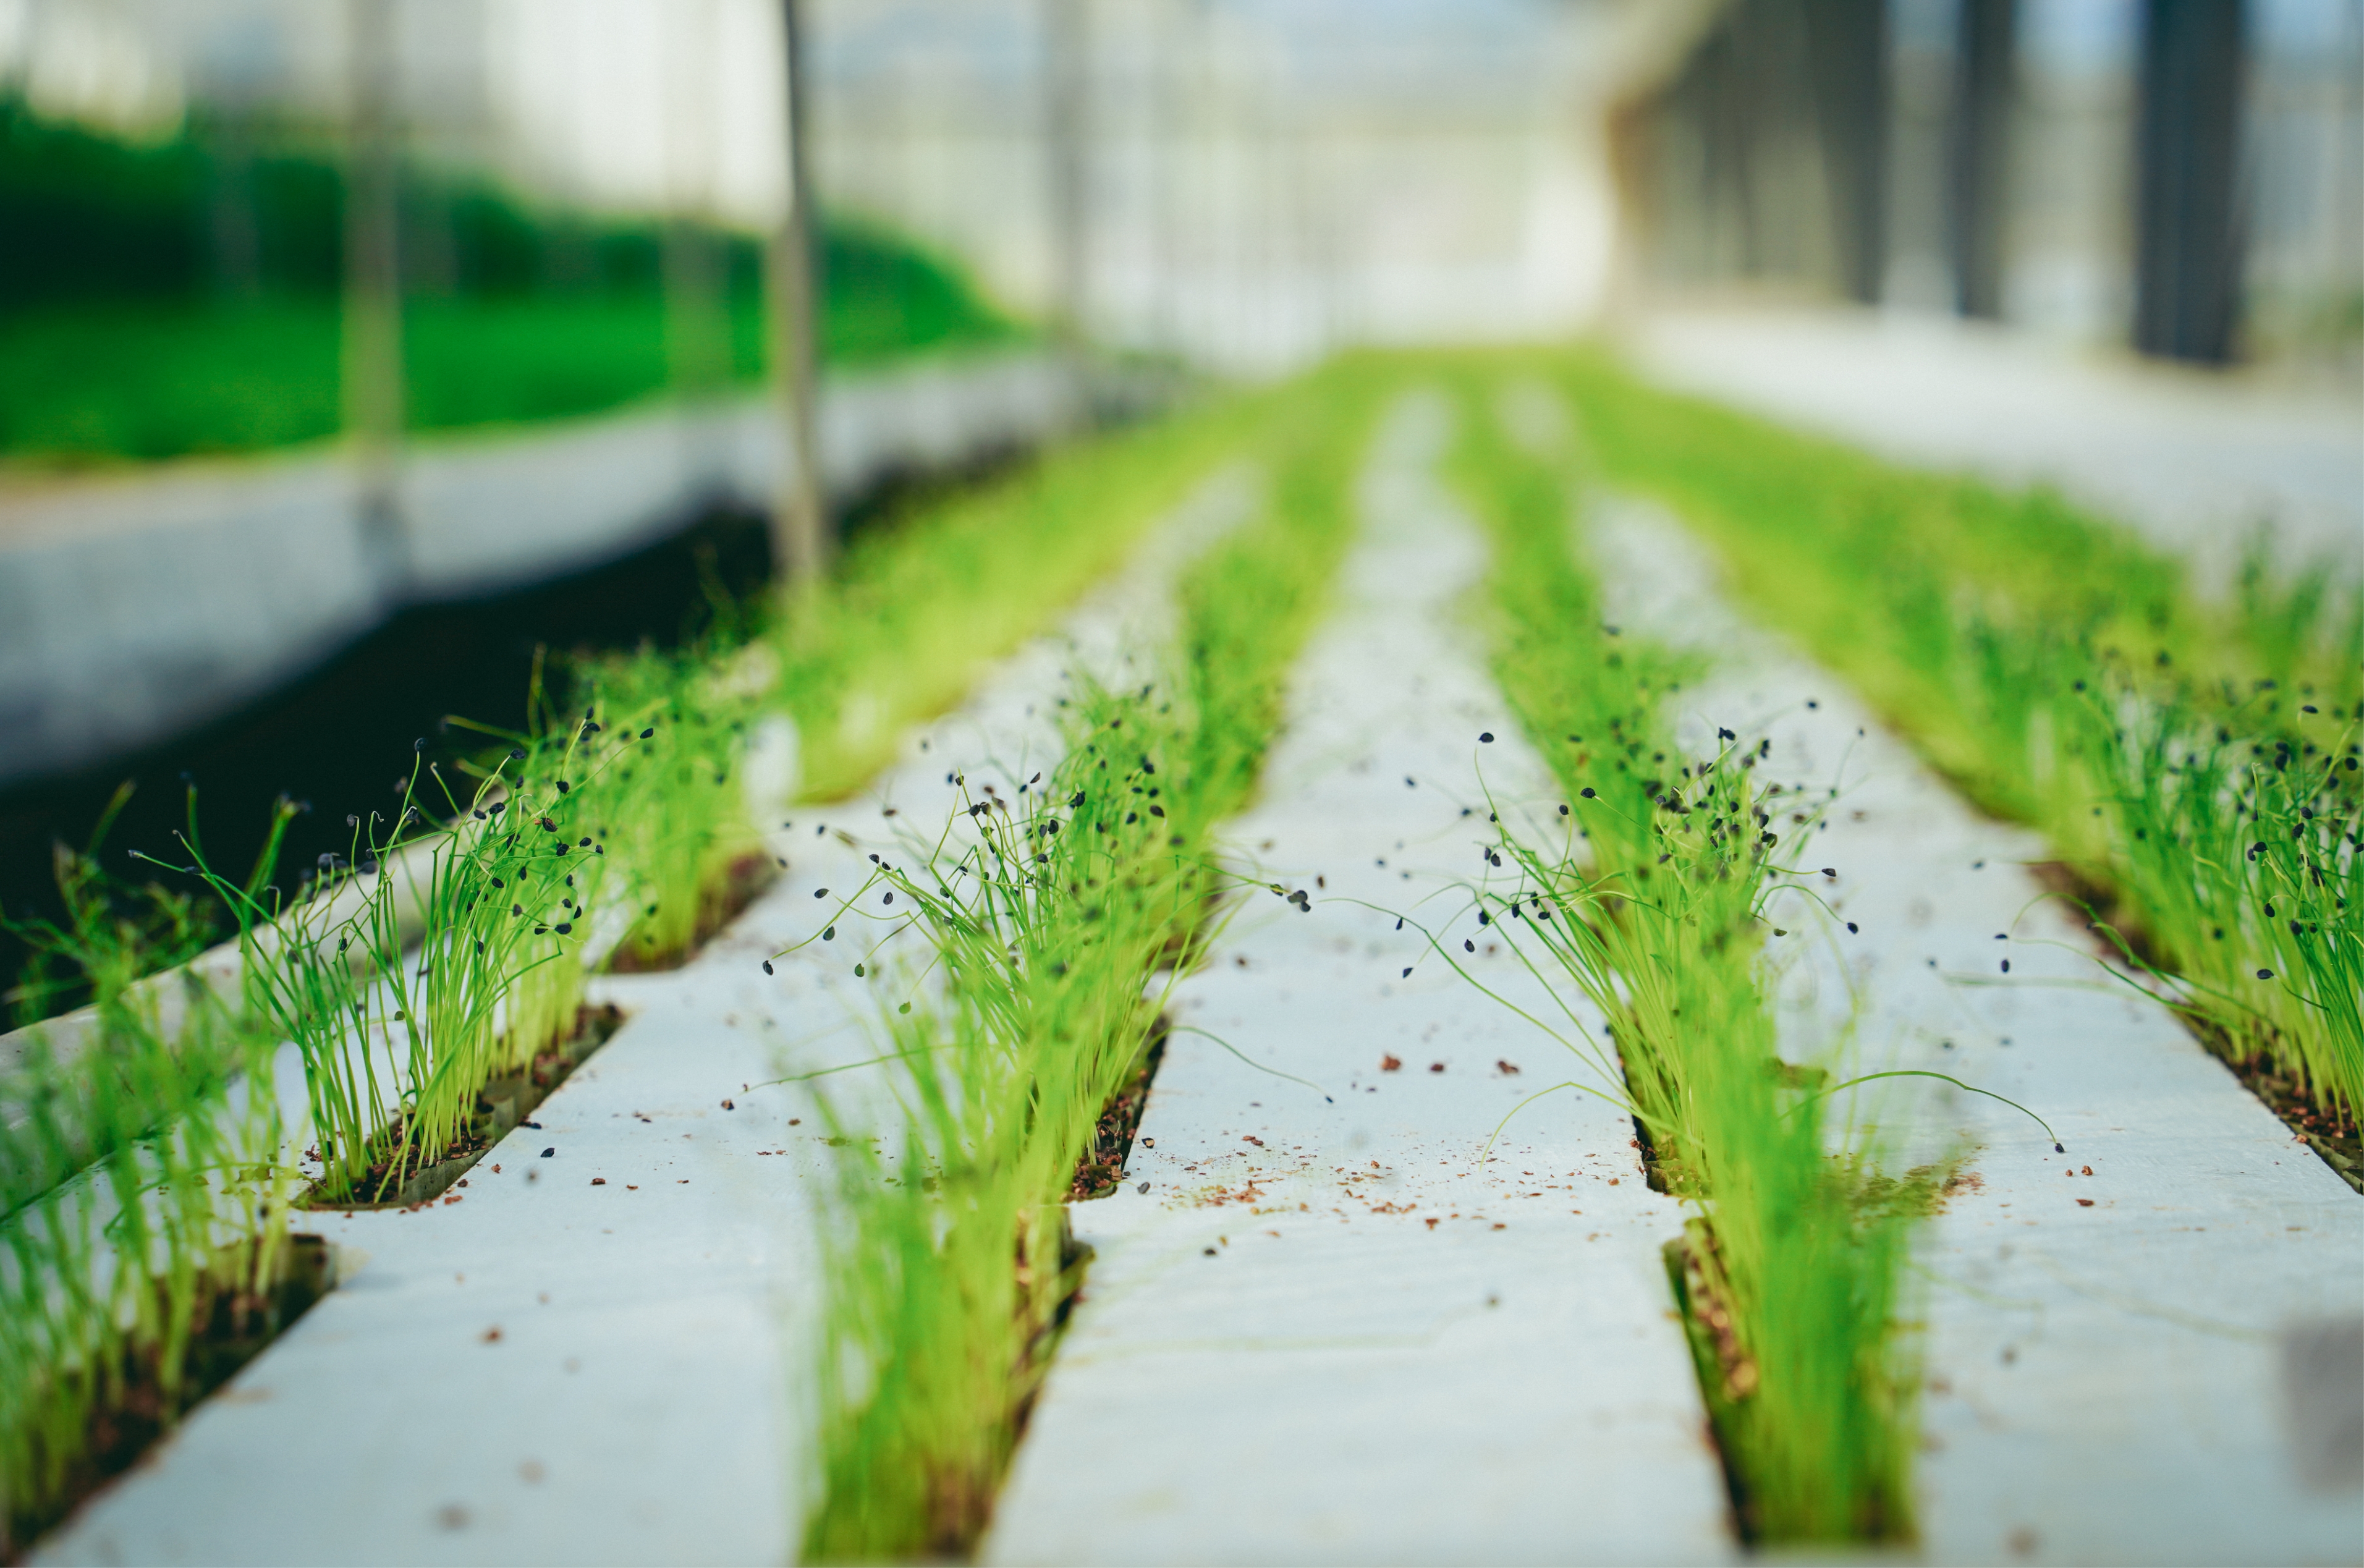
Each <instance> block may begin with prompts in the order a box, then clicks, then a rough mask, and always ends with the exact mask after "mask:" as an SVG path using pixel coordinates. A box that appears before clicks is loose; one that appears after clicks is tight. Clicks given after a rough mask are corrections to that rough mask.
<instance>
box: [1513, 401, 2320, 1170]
mask: <svg viewBox="0 0 2364 1568" xmlns="http://www.w3.org/2000/svg"><path fill="white" fill-rule="evenodd" d="M1558 379H1559V380H1560V382H1561V384H1562V385H1563V386H1564V387H1565V388H1566V389H1567V392H1568V393H1569V395H1571V397H1572V398H1573V399H1574V400H1575V401H1576V403H1577V405H1578V407H1579V408H1580V409H1581V411H1582V417H1583V427H1584V430H1585V434H1586V437H1587V439H1588V443H1589V448H1590V452H1591V457H1592V459H1593V461H1595V462H1598V463H1599V464H1600V466H1601V467H1602V468H1603V469H1604V470H1605V471H1606V472H1607V473H1609V474H1610V475H1611V477H1612V478H1614V479H1616V480H1618V481H1619V482H1621V483H1625V484H1634V485H1636V486H1638V487H1642V488H1646V489H1649V490H1652V491H1655V492H1656V493H1657V494H1659V495H1662V496H1664V497H1665V498H1666V499H1667V500H1668V501H1669V502H1671V503H1672V504H1673V505H1674V506H1676V507H1677V508H1678V511H1679V512H1680V513H1681V514H1682V515H1683V516H1684V517H1685V518H1686V520H1688V521H1689V522H1690V523H1691V524H1692V525H1693V526H1694V527H1695V528H1698V529H1699V530H1700V531H1701V533H1702V534H1704V535H1705V536H1706V538H1707V539H1709V540H1710V542H1711V543H1712V544H1713V545H1714V546H1716V547H1717V548H1718V549H1719V550H1720V551H1721V552H1722V553H1723V557H1724V559H1725V561H1726V562H1727V563H1728V564H1729V565H1730V567H1731V568H1732V575H1733V579H1734V584H1735V586H1736V587H1737V588H1738V590H1739V591H1740V593H1741V595H1743V597H1744V598H1745V599H1746V600H1747V601H1748V602H1749V604H1750V606H1751V608H1752V609H1754V610H1755V611H1756V612H1757V613H1758V614H1760V615H1761V616H1763V617H1765V618H1766V619H1767V620H1768V621H1769V622H1770V623H1771V624H1773V625H1774V626H1776V627H1778V628H1781V629H1782V630H1784V631H1787V632H1789V633H1790V634H1791V635H1793V636H1795V637H1797V638H1798V639H1800V640H1801V642H1802V643H1804V644H1805V645H1806V647H1807V648H1808V649H1809V650H1810V651H1812V653H1813V654H1814V655H1815V657H1816V658H1818V659H1819V660H1821V661H1822V662H1824V663H1825V664H1826V665H1828V666H1830V667H1831V668H1833V669H1834V670H1835V671H1836V672H1837V673H1840V674H1842V675H1844V676H1845V677H1847V678H1848V679H1850V680H1851V681H1852V682H1854V683H1855V684H1857V686H1858V687H1859V688H1860V689H1861V690H1863V691H1864V693H1865V694H1866V695H1867V696H1868V697H1869V698H1870V699H1871V701H1872V702H1873V704H1874V706H1876V707H1878V708H1879V711H1880V712H1881V714H1882V715H1883V717H1886V718H1887V719H1889V720H1890V722H1892V723H1894V724H1895V725H1896V726H1897V727H1898V728H1899V729H1900V730H1901V731H1902V732H1903V733H1905V734H1906V735H1907V736H1909V737H1911V738H1912V740H1913V741H1914V742H1915V744H1916V745H1918V746H1919V747H1920V748H1921V750H1922V751H1924V754H1926V755H1927V756H1929V758H1930V759H1931V760H1932V761H1933V762H1935V763H1937V764H1938V765H1939V766H1940V767H1941V768H1943V769H1944V770H1945V771H1946V772H1947V773H1949V774H1950V775H1951V776H1952V777H1954V778H1955V779H1956V780H1957V782H1959V783H1960V784H1962V785H1963V786H1964V787H1965V789H1966V790H1967V792H1968V793H1969V794H1970V795H1971V796H1972V797H1973V798H1974V799H1976V800H1978V801H1979V802H1980V804H1982V805H1984V806H1987V807H1989V808H1990V809H1992V810H1996V811H1998V812H2000V813H2002V814H2003V815H2005V816H2009V817H2014V818H2016V819H2018V820H2021V821H2024V822H2027V823H2030V824H2031V825H2033V826H2035V827H2036V828H2039V829H2040V830H2042V831H2043V832H2044V833H2045V835H2046V838H2048V839H2049V840H2051V842H2052V844H2053V846H2054V848H2055V850H2056V851H2057V853H2058V854H2059V855H2060V856H2061V857H2062V860H2063V862H2065V864H2064V865H2063V867H2062V868H2061V869H2062V872H2063V876H2062V878H2061V881H2062V884H2063V891H2064V893H2065V894H2066V895H2068V896H2070V897H2072V898H2074V899H2076V900H2077V901H2078V902H2079V903H2080V905H2081V906H2083V907H2084V908H2085V909H2086V910H2087V911H2088V913H2089V915H2090V916H2091V919H2092V921H2093V924H2094V927H2095V929H2096V932H2097V933H2098V934H2099V935H2100V936H2101V937H2102V940H2103V941H2104V944H2105V950H2104V951H2106V952H2108V953H2109V954H2110V955H2111V960H2112V963H2113V968H2114V969H2116V970H2117V971H2118V972H2119V973H2121V974H2122V975H2124V978H2126V979H2127V981H2128V982H2129V983H2132V984H2146V985H2147V987H2148V988H2150V989H2153V990H2154V991H2163V992H2164V994H2165V995H2168V996H2169V997H2170V998H2171V999H2172V1001H2173V1002H2174V1004H2175V1005H2176V1006H2178V1007H2180V1009H2181V1010H2182V1011H2183V1012H2184V1014H2185V1015H2186V1016H2187V1017H2188V1018H2191V1020H2192V1022H2193V1023H2194V1024H2195V1025H2196V1026H2197V1028H2198V1030H2199V1032H2200V1033H2201V1035H2202V1038H2203V1039H2205V1040H2209V1041H2210V1042H2211V1043H2212V1044H2213V1046H2214V1047H2215V1048H2216V1049H2217V1050H2219V1051H2220V1052H2221V1053H2222V1054H2224V1055H2225V1057H2226V1058H2227V1059H2228V1060H2230V1061H2232V1062H2235V1063H2236V1064H2238V1065H2240V1066H2241V1067H2242V1068H2243V1069H2244V1070H2245V1075H2246V1076H2247V1079H2248V1081H2249V1082H2250V1083H2251V1084H2252V1086H2253V1087H2256V1088H2258V1091H2259V1092H2260V1093H2261V1095H2264V1097H2266V1098H2267V1099H2268V1101H2269V1104H2272V1105H2274V1106H2275V1108H2276V1109H2278V1110H2279V1111H2280V1112H2281V1113H2282V1114H2283V1115H2284V1117H2285V1118H2287V1119H2289V1120H2290V1121H2291V1122H2292V1124H2293V1126H2294V1127H2295V1128H2296V1129H2297V1130H2299V1131H2300V1132H2301V1133H2302V1135H2303V1136H2305V1137H2306V1138H2307V1139H2308V1140H2309V1141H2310V1142H2311V1143H2313V1144H2314V1147H2315V1148H2316V1149H2317V1151H2319V1152H2321V1153H2323V1154H2324V1156H2325V1159H2326V1160H2328V1161H2329V1162H2332V1163H2333V1164H2334V1165H2335V1167H2336V1168H2338V1169H2340V1170H2341V1172H2342V1173H2343V1174H2344V1175H2346V1176H2347V1179H2348V1180H2349V1181H2350V1182H2351V1183H2353V1184H2358V1185H2359V1186H2364V1168H2359V1160H2358V1157H2359V1153H2364V1151H2359V1149H2358V1142H2357V1133H2358V1122H2357V1118H2358V1110H2359V1106H2364V898H2359V896H2358V895H2359V894H2364V761H2359V758H2360V757H2364V744H2359V734H2358V731H2359V727H2364V584H2358V582H2356V581H2355V579H2354V577H2353V574H2352V569H2351V571H2350V574H2349V575H2348V576H2347V578H2345V579H2343V578H2342V577H2341V576H2340V575H2339V573H2338V569H2337V568H2336V564H2335V563H2332V562H2319V563H2317V564H2315V565H2314V566H2312V567H2308V568H2305V569H2303V570H2300V571H2298V572H2297V573H2293V574H2291V575H2288V576H2280V575H2278V574H2277V573H2276V571H2275V570H2274V568H2273V566H2272V564H2271V562H2270V559H2269V552H2268V550H2267V542H2266V540H2265V539H2263V538H2262V537H2260V538H2258V539H2254V540H2253V541H2252V542H2251V544H2250V547H2249V548H2248V550H2247V552H2246V554H2245V556H2244V559H2243V562H2242V564H2241V566H2240V569H2239V572H2238V574H2237V577H2236V582H2235V584H2234V585H2233V592H2232V593H2231V595H2230V596H2229V599H2228V600H2227V602H2225V603H2224V604H2219V605H2210V604H2205V603H2202V602H2201V601H2200V600H2199V598H2198V597H2197V596H2196V595H2194V594H2193V593H2192V592H2191V588H2190V586H2189V583H2188V576H2189V573H2188V571H2187V569H2186V568H2185V567H2184V566H2183V565H2182V564H2181V563H2180V562H2176V561H2174V560H2173V559H2171V558H2169V557H2167V556H2164V555H2161V554H2159V553H2158V552H2156V551H2153V550H2149V549H2148V548H2147V547H2146V546H2145V545H2143V544H2142V543H2141V542H2140V541H2139V540H2138V539H2135V538H2134V537H2133V536H2132V535H2131V534H2130V533H2128V532H2127V531H2126V530H2124V529H2123V528H2114V527H2112V526H2110V525H2108V524H2106V523H2103V522H2101V521H2098V520H2096V519H2094V518H2092V517H2089V516H2086V515H2084V514H2082V513H2080V512H2079V511H2077V510H2075V509H2074V508H2072V507H2070V506H2067V505H2066V504H2065V503H2062V502H2060V501H2059V500H2057V498H2055V497H2051V496H2049V495H2044V494H2041V493H2038V494H2035V495H2024V496H2002V495H1996V494H1994V493H1993V492H1991V491H1989V490H1987V489H1985V488H1984V487H1983V486H1980V485H1978V484H1971V483H1968V482H1965V481H1957V480H1950V479H1942V478H1937V477H1933V476H1927V475H1919V474H1912V473H1901V472H1899V471H1897V470H1893V469H1890V468H1888V467H1886V466H1884V465H1881V464H1879V463H1877V462H1873V461H1871V460H1869V459H1867V458H1864V457H1862V456H1860V455H1859V454H1855V453H1851V452H1847V451H1845V450H1841V449H1837V448H1834V447H1830V446H1828V445H1825V444H1823V443H1820V442H1816V441H1812V440H1809V439H1804V438H1800V437H1796V436H1791V435H1789V434H1786V433H1784V432H1780V431H1778V430H1774V429H1771V428H1767V427H1765V426H1763V425H1761V424H1759V423H1756V422H1755V421H1752V420H1748V419H1745V418H1744V417H1740V416H1736V415H1733V414H1730V413H1727V412H1724V411H1722V410H1717V409H1713V408H1710V407H1707V406H1701V405H1697V404H1693V403H1689V402H1687V401H1685V400H1681V399H1676V398H1669V397H1667V396H1665V395H1661V394H1656V393H1653V392H1651V391H1649V390H1647V389H1646V388H1644V387H1641V386H1639V385H1638V384H1635V383H1634V382H1633V381H1631V380H1630V379H1629V378H1626V377H1624V376H1622V374H1619V373H1616V372H1615V371H1614V370H1612V369H1611V368H1609V367H1607V366H1605V365H1603V364H1601V363H1600V362H1598V361H1578V362H1577V363H1575V364H1574V365H1573V366H1572V367H1571V366H1566V365H1563V366H1561V367H1559V376H1558Z"/></svg>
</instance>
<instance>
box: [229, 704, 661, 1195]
mask: <svg viewBox="0 0 2364 1568" xmlns="http://www.w3.org/2000/svg"><path fill="white" fill-rule="evenodd" d="M599 728H600V727H599V726H598V724H597V721H596V719H594V718H593V717H590V716H588V715H586V716H585V717H583V718H582V719H580V720H570V721H567V722H565V723H564V724H563V725H562V726H558V727H555V728H545V730H544V732H543V733H542V734H541V735H540V736H539V737H538V738H534V739H532V740H528V739H527V738H525V737H517V738H515V739H517V740H519V742H520V743H519V744H518V745H516V746H514V747H513V748H512V749H511V750H510V751H509V752H508V753H507V756H506V757H503V758H501V759H500V760H499V761H498V762H496V763H494V764H493V765H492V766H490V767H489V768H487V769H484V770H478V771H475V772H474V776H469V775H468V774H467V773H463V776H462V777H461V778H460V779H459V780H458V782H456V783H455V782H454V781H453V780H452V778H450V777H448V776H447V775H446V773H444V771H443V770H442V769H441V768H440V766H437V765H434V764H427V763H424V762H420V763H418V764H417V765H415V766H414V768H413V770H412V774H411V781H410V784H409V787H408V788H407V790H406V791H405V794H404V796H403V802H402V806H401V809H400V810H399V812H398V813H397V814H396V816H395V817H393V818H392V819H390V820H389V819H386V818H383V817H378V816H376V815H375V814H372V816H371V817H369V818H367V819H366V820H363V819H362V818H360V817H351V818H348V822H349V824H350V825H351V829H352V833H353V840H352V849H351V853H350V855H336V854H329V855H323V856H322V857H320V862H319V863H318V865H317V866H316V867H315V868H314V869H313V870H312V871H311V872H309V873H307V874H306V876H305V878H304V880H303V881H302V883H301V884H299V885H298V888H297V890H296V894H295V895H293V896H292V897H290V896H284V895H283V893H282V891H281V889H280V888H279V887H278V886H277V885H276V884H272V883H269V882H267V881H266V880H265V879H266V878H267V877H268V876H269V875H270V874H271V869H272V862H273V858H274V857H275V851H276V849H277V846H278V843H279V840H280V836H281V834H283V833H284V828H285V825H286V820H287V818H288V817H289V816H290V815H292V813H293V812H294V811H295V810H296V807H295V806H292V805H290V804H288V803H285V802H282V803H281V805H280V806H279V807H278V812H279V817H278V820H277V821H276V822H275V823H274V825H273V833H272V836H271V839H270V842H269V847H268V848H267V849H266V851H265V854H264V859H263V862H262V864H260V865H259V866H258V867H257V869H256V871H255V873H254V874H253V875H252V876H251V877H250V878H249V879H248V881H247V882H245V883H243V884H239V883H233V882H231V881H230V880H229V878H228V877H226V876H224V875H223V874H221V873H218V872H217V871H215V870H214V869H213V868H212V867H211V866H210V865H209V864H208V863H207V862H206V858H205V854H204V850H203V847H202V844H201V843H200V841H199V840H198V838H197V833H196V827H195V804H194V797H193V800H192V806H191V817H190V827H189V828H188V830H187V832H186V833H184V836H183V844H184V849H185V850H186V851H187V852H188V854H189V856H190V859H191V862H192V865H191V867H190V868H188V869H191V870H194V871H195V873H196V874H197V875H199V876H201V877H202V878H204V880H205V881H206V884H208V885H209V886H210V887H211V888H212V890H213V891H214V893H215V894H216V895H217V896H218V897H219V898H220V899H221V900H222V902H223V903H224V904H225V905H227V906H229V910H230V913H231V916H232V917H233V919H234V920H235V921H236V922H237V925H238V929H239V947H240V960H241V965H242V973H243V978H244V987H245V995H246V1001H247V1006H248V1007H249V1009H250V1010H251V1012H252V1014H253V1015H254V1016H255V1017H256V1018H260V1019H262V1020H265V1021H266V1022H267V1023H268V1025H269V1026H270V1027H271V1028H272V1029H274V1030H276V1031H277V1032H278V1033H279V1034H280V1035H281V1036H282V1037H283V1038H284V1039H287V1040H292V1041H294V1042H295V1043H296V1046H297V1047H298V1049H299V1050H300V1051H301V1052H302V1054H303V1060H304V1069H305V1081H306V1084H307V1091H308V1094H309V1096H310V1108H311V1113H312V1125H313V1131H314V1133H315V1135H316V1137H317V1140H318V1143H317V1148H318V1154H319V1157H320V1160H321V1162H322V1165H323V1170H322V1173H321V1175H320V1178H319V1182H318V1189H317V1191H316V1192H315V1194H314V1198H315V1199H316V1200H317V1201H318V1202H321V1203H324V1204H345V1203H382V1202H387V1201H396V1200H401V1199H403V1198H404V1195H405V1192H406V1188H407V1186H408V1184H411V1183H412V1182H414V1181H416V1180H417V1179H418V1178H420V1177H421V1176H422V1174H423V1173H426V1172H428V1171H429V1168H430V1167H433V1166H434V1165H436V1164H437V1163H439V1162H441V1161H444V1160H446V1159H449V1158H452V1157H453V1156H454V1155H456V1154H459V1153H462V1152H464V1151H467V1150H468V1149H469V1148H471V1147H473V1146H474V1145H475V1144H477V1143H480V1142H482V1141H483V1140H484V1139H485V1136H486V1135H487V1134H486V1131H485V1128H484V1124H483V1118H485V1117H486V1116H488V1115H491V1114H496V1107H494V1106H490V1105H488V1104H485V1103H484V1101H483V1096H484V1093H485V1089H486V1086H487V1085H488V1084H490V1083H491V1082H492V1081H493V1080H494V1079H496V1077H502V1076H505V1075H516V1074H519V1073H527V1072H530V1071H531V1070H532V1069H533V1067H534V1065H535V1063H536V1062H537V1059H538V1058H539V1057H541V1055H542V1054H543V1053H545V1052H547V1051H551V1050H552V1049H553V1048H554V1047H556V1046H558V1045H560V1044H562V1043H563V1041H565V1040H567V1039H568V1038H569V1037H570V1036H571V1035H572V1034H573V1033H574V1018H575V1009H574V1002H575V1000H576V999H577V998H579V995H580V993H581V986H582V964H581V961H580V957H579V952H578V950H579V949H580V947H581V945H582V943H583V941H584V940H585V937H586V936H587V934H588V931H587V927H588V924H589V919H590V916H591V913H592V910H593V909H594V907H595V906H596V903H597V898H598V895H599V891H600V886H601V883H602V881H603V879H604V875H605V872H606V867H607V851H606V846H605V845H604V843H602V842H600V840H599V839H598V837H597V832H596V828H597V820H596V818H597V807H598V806H599V804H600V790H599V784H600V782H601V779H602V777H603V775H604V774H605V773H606V772H607V771H608V768H609V767H610V766H611V765H612V762H613V760H614V758H615V756H616V755H617V754H618V752H617V751H616V749H614V748H608V749H605V750H602V749H599V748H597V747H595V746H594V745H592V743H591V742H592V740H593V738H594V737H595V736H596V735H597V734H598V732H599ZM423 747H424V742H422V743H421V749H422V751H423ZM454 772H455V773H461V772H462V770H458V769H455V770H454ZM429 799H431V800H433V803H434V806H435V808H436V814H435V815H433V816H430V815H429V813H428V811H427V810H425V809H422V807H421V806H420V804H419V803H420V802H421V801H422V800H429ZM414 929H416V930H417V931H418V932H419V933H420V934H419V937H418V941H417V943H416V944H415V945H412V944H410V943H409V942H408V941H407V936H408V934H409V933H410V932H411V931H412V930H414Z"/></svg>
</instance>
